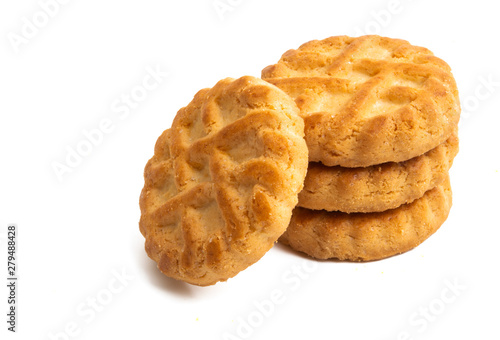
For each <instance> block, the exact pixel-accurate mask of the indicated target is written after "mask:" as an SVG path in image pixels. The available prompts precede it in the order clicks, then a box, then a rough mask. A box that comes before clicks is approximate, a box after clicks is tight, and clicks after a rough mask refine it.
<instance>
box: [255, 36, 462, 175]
mask: <svg viewBox="0 0 500 340" xmlns="http://www.w3.org/2000/svg"><path fill="white" fill-rule="evenodd" d="M262 79H264V80H266V81H268V82H270V83H272V84H274V85H276V86H278V87H279V88H281V89H283V90H284V91H285V92H286V93H288V94H289V95H290V96H291V97H292V98H293V99H294V100H295V102H296V103H297V105H298V106H299V109H300V111H301V116H302V117H303V118H304V121H305V136H306V142H307V146H308V148H309V161H311V162H322V163H323V164H324V165H327V166H335V165H340V166H343V167H366V166H370V165H374V164H382V163H386V162H402V161H405V160H408V159H411V158H413V157H416V156H419V155H421V154H423V153H425V152H427V151H429V150H431V149H433V148H435V147H437V146H438V145H439V144H441V143H443V142H444V141H445V140H447V139H448V138H449V137H450V135H451V134H452V132H453V130H454V129H455V127H456V126H457V124H458V120H459V116H460V102H459V98H458V90H457V85H456V83H455V80H454V78H453V75H452V74H451V70H450V67H449V66H448V64H446V62H444V61H443V60H441V59H439V58H437V57H435V56H434V55H433V54H432V52H430V51H429V50H428V49H426V48H423V47H417V46H413V45H410V44H409V43H408V42H407V41H404V40H399V39H391V38H384V37H380V36H373V35H370V36H362V37H358V38H350V37H346V36H337V37H331V38H328V39H324V40H319V41H318V40H314V41H310V42H308V43H305V44H303V45H302V46H300V47H299V48H298V49H297V50H289V51H288V52H286V53H285V54H283V56H282V57H281V59H280V60H279V62H278V63H277V64H275V65H271V66H268V67H266V68H265V69H264V70H263V71H262Z"/></svg>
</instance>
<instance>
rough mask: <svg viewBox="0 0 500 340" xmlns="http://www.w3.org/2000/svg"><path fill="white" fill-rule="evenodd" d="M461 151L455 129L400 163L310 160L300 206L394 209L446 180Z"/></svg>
mask: <svg viewBox="0 0 500 340" xmlns="http://www.w3.org/2000/svg"><path fill="white" fill-rule="evenodd" d="M457 153H458V135H457V133H456V132H455V133H454V134H453V135H452V136H451V137H450V138H448V140H447V141H446V142H444V143H443V144H441V145H439V146H437V147H436V148H434V149H432V150H431V151H428V152H427V153H425V154H423V155H421V156H417V157H415V158H412V159H410V160H407V161H404V162H400V163H393V162H390V163H384V164H380V165H372V166H369V167H366V168H344V167H340V166H335V167H327V166H324V165H322V164H321V163H309V169H308V171H307V176H306V179H305V181H304V189H302V191H301V192H300V193H299V204H298V206H300V207H303V208H307V209H313V210H323V209H324V210H328V211H342V212H346V213H353V212H379V211H385V210H389V209H394V208H397V207H399V206H400V205H402V204H406V203H411V202H413V201H414V200H415V199H417V198H419V197H422V196H423V195H424V193H425V192H426V191H428V190H430V189H432V188H434V187H436V186H437V185H438V184H440V183H442V182H443V181H444V180H445V179H446V177H447V176H448V170H449V169H450V167H451V165H452V164H453V159H454V158H455V156H456V155H457Z"/></svg>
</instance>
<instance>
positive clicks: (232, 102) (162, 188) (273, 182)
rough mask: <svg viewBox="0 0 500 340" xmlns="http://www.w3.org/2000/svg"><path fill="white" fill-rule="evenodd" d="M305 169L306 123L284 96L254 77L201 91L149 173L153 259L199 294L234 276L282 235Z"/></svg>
mask: <svg viewBox="0 0 500 340" xmlns="http://www.w3.org/2000/svg"><path fill="white" fill-rule="evenodd" d="M306 169H307V146H306V144H305V141H304V139H303V122H302V120H301V119H300V118H299V116H298V109H297V107H296V105H295V104H294V102H293V101H292V100H291V99H290V98H289V97H288V96H287V95H286V94H285V93H283V92H282V91H280V90H279V89H277V88H275V87H274V86H272V85H269V84H267V83H265V82H264V81H262V80H259V79H255V78H250V77H243V78H240V79H238V80H236V81H233V80H231V79H226V80H223V81H221V82H219V83H218V84H217V85H216V86H215V87H214V88H212V89H205V90H201V91H200V92H198V93H197V94H196V96H195V97H194V99H193V101H192V102H191V103H190V104H189V105H188V106H187V107H185V108H183V109H181V110H180V111H179V113H178V114H177V116H176V118H175V119H174V122H173V124H172V127H171V128H170V129H169V130H166V131H165V132H164V133H163V134H162V135H161V136H160V138H159V139H158V141H157V143H156V146H155V155H154V157H153V158H152V159H151V160H150V161H149V162H148V164H147V166H146V169H145V187H144V189H143V192H142V194H141V211H142V216H141V221H140V229H141V232H142V233H143V235H144V236H145V237H146V251H147V253H148V255H149V256H150V257H151V258H152V259H153V260H155V261H156V262H157V263H158V267H159V269H160V270H161V271H162V272H164V273H165V274H166V275H168V276H171V277H174V278H177V279H181V280H185V281H187V282H190V283H194V284H198V285H208V284H213V283H215V282H217V281H221V280H226V279H227V278H229V277H232V276H234V275H236V273H238V272H239V271H241V270H243V269H244V268H246V267H247V266H249V265H250V264H252V263H254V262H255V261H257V260H258V259H259V258H260V257H261V256H263V255H264V253H265V252H266V251H267V250H269V249H270V248H271V247H272V245H273V243H274V242H275V241H276V240H277V239H278V237H279V236H280V235H281V234H282V233H283V232H284V230H285V228H286V226H287V225H288V222H289V219H290V216H291V211H292V209H293V207H294V206H295V204H296V203H297V194H298V192H299V191H300V190H301V188H302V185H303V180H304V177H305V172H306Z"/></svg>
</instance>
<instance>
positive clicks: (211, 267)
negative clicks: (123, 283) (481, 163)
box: [139, 36, 460, 286]
mask: <svg viewBox="0 0 500 340" xmlns="http://www.w3.org/2000/svg"><path fill="white" fill-rule="evenodd" d="M262 78H263V79H259V78H254V77H249V76H246V77H242V78H239V79H231V78H226V79H223V80H221V81H219V82H218V83H217V84H216V85H215V86H214V87H212V88H210V89H202V90H200V91H199V92H198V93H197V94H196V95H195V96H194V98H193V100H192V101H191V102H190V103H189V104H188V105H187V106H186V107H184V108H182V109H180V110H179V111H178V113H177V115H176V116H175V118H174V121H173V123H172V126H171V127H170V128H169V129H167V130H165V131H164V132H163V134H162V135H161V136H160V137H159V138H158V141H157V142H156V146H155V150H154V156H153V157H152V158H151V159H150V160H149V162H148V163H147V165H146V168H145V171H144V182H145V183H144V188H143V189H142V192H141V196H140V208H141V219H140V222H139V228H140V231H141V233H142V235H143V236H144V238H145V248H146V252H147V254H148V255H149V257H150V258H151V259H153V260H154V261H155V262H156V263H157V265H158V268H159V270H160V271H161V272H163V273H164V274H165V275H167V276H170V277H172V278H175V279H177V280H182V281H185V282H188V283H191V284H196V285H200V286H206V285H212V284H214V283H216V282H218V281H225V280H227V279H228V278H231V277H233V276H235V275H236V274H237V273H239V272H240V271H242V270H244V269H245V268H247V267H248V266H250V265H251V264H253V263H255V262H256V261H258V260H259V259H260V258H261V257H262V256H263V255H264V254H265V253H266V252H267V251H268V250H269V249H271V248H272V246H273V245H274V244H275V242H276V241H278V240H280V241H281V242H283V243H286V244H289V245H290V246H291V247H292V248H294V249H296V250H299V251H302V252H305V253H307V254H309V255H311V256H313V257H316V258H319V259H327V258H338V259H342V260H375V259H381V258H384V257H388V256H391V255H394V254H398V253H401V252H404V251H406V250H409V249H411V248H413V247H415V246H417V245H418V244H420V243H421V242H423V241H424V240H425V239H426V238H427V237H429V236H430V235H431V234H432V233H433V232H435V231H436V230H437V229H438V228H439V227H440V226H441V224H442V223H443V222H444V220H445V219H446V218H447V216H448V213H449V210H450V207H451V189H450V183H449V178H448V170H449V168H450V167H451V164H452V161H453V158H454V157H455V155H456V153H457V151H458V139H457V124H458V120H459V116H460V106H459V100H458V91H457V87H456V84H455V81H454V79H453V76H452V75H451V71H450V68H449V66H448V65H447V64H446V63H445V62H444V61H442V60H441V59H439V58H436V57H435V56H433V54H432V53H431V52H430V51H429V50H427V49H425V48H421V47H415V46H412V45H410V44H409V43H408V42H406V41H403V40H396V39H389V38H382V37H378V36H364V37H360V38H348V37H332V38H329V39H326V40H322V41H312V42H309V43H306V44H304V45H303V46H301V47H300V48H299V49H298V50H291V51H288V52H286V53H285V54H284V55H283V57H282V58H281V60H280V61H279V62H278V63H277V64H275V65H272V66H269V67H267V68H266V69H264V70H263V72H262ZM306 173H307V177H306ZM297 204H298V206H297Z"/></svg>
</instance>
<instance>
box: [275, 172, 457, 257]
mask: <svg viewBox="0 0 500 340" xmlns="http://www.w3.org/2000/svg"><path fill="white" fill-rule="evenodd" d="M451 200H452V197H451V188H450V181H449V178H447V179H446V180H445V182H443V183H442V184H440V185H438V186H437V187H436V188H434V189H432V190H429V191H427V192H426V193H425V195H424V196H422V197H421V198H419V199H417V200H415V201H413V202H412V203H410V204H405V205H402V206H400V207H399V208H396V209H392V210H387V211H383V212H377V213H353V214H347V213H341V212H328V211H324V210H309V209H304V208H296V209H295V210H294V212H293V216H292V220H291V221H290V226H289V227H288V229H287V230H286V232H285V233H284V234H283V235H282V236H281V238H280V242H282V243H284V244H287V245H289V246H290V247H292V248H293V249H295V250H298V251H301V252H304V253H306V254H308V255H310V256H312V257H314V258H317V259H330V258H336V259H340V260H350V261H371V260H379V259H383V258H386V257H389V256H392V255H396V254H400V253H403V252H405V251H408V250H410V249H412V248H414V247H416V246H418V245H419V244H421V243H422V242H423V241H425V240H426V239H427V238H428V237H429V236H431V235H432V234H433V233H434V232H435V231H436V230H438V229H439V227H440V226H441V225H442V224H443V223H444V221H445V220H446V218H447V217H448V213H449V212H450V208H451Z"/></svg>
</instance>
